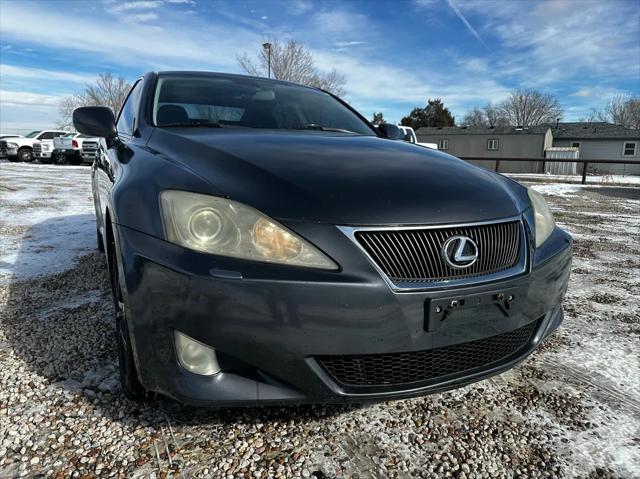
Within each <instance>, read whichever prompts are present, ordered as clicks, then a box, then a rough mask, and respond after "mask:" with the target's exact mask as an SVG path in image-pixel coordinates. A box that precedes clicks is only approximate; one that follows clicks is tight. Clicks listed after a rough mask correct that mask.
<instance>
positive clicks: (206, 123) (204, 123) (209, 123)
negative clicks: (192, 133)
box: [158, 120, 222, 128]
mask: <svg viewBox="0 0 640 479" xmlns="http://www.w3.org/2000/svg"><path fill="white" fill-rule="evenodd" d="M158 126H159V127H160V128H168V127H173V126H185V127H188V126H193V127H195V126H204V127H206V128H222V125H221V124H220V123H215V122H212V121H204V120H203V121H198V120H190V121H175V122H173V123H163V124H162V125H158Z"/></svg>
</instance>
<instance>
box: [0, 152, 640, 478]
mask: <svg viewBox="0 0 640 479" xmlns="http://www.w3.org/2000/svg"><path fill="white" fill-rule="evenodd" d="M0 170H1V175H0V194H1V196H0V208H1V209H0V211H1V215H0V235H2V250H0V308H1V310H0V477H3V478H4V477H19V476H46V477H56V478H57V477H60V478H62V477H83V478H87V477H159V478H164V477H229V478H232V477H243V478H249V477H253V478H263V477H315V478H338V477H354V478H356V477H357V478H364V477H373V478H386V477H457V478H469V479H470V478H488V477H498V478H502V477H505V478H512V477H518V478H520V477H521V478H525V477H527V478H529V477H585V478H629V477H640V385H639V384H638V377H640V361H639V359H638V352H639V348H638V344H639V337H640V299H639V297H640V240H639V239H638V238H640V188H621V187H607V186H597V187H580V186H577V185H562V184H545V185H540V186H536V188H537V189H539V190H540V191H541V192H542V193H543V194H545V196H546V197H547V198H548V200H549V201H550V203H551V205H552V207H553V209H554V211H555V214H556V218H557V221H558V223H559V224H561V225H562V226H563V227H566V228H567V229H568V230H569V231H570V232H571V233H572V234H573V235H574V237H575V239H576V249H575V251H576V257H575V261H574V266H573V275H572V280H571V285H570V288H569V291H568V295H567V301H566V321H565V324H564V327H563V328H562V329H561V330H560V331H559V332H558V333H556V334H555V335H554V336H553V337H552V338H550V339H549V340H548V341H547V342H546V343H545V344H544V346H543V347H542V348H541V349H540V350H539V351H538V352H536V353H535V354H534V355H533V356H532V357H531V358H530V359H529V360H527V361H526V362H525V363H524V364H522V365H520V366H519V367H517V368H515V369H513V370H511V371H509V372H507V373H505V374H503V375H501V376H498V377H496V378H493V379H490V380H487V381H483V382H480V383H477V384H475V385H472V386H468V387H465V388H462V389H459V390H456V391H452V392H448V393H444V394H437V395H432V396H428V397H424V398H419V399H411V400H403V401H397V402H387V403H381V404H376V405H368V406H351V407H336V406H304V407H286V408H253V409H227V410H210V409H196V408H191V407H186V406H182V405H180V404H177V403H175V402H172V401H169V400H164V399H157V400H155V401H153V402H150V403H145V404H133V403H131V402H129V401H128V400H126V399H124V398H123V397H122V396H121V395H120V392H119V384H118V382H117V356H116V350H115V347H114V341H113V336H114V328H113V322H112V317H111V315H112V311H111V304H110V299H109V292H108V284H107V275H106V270H105V266H104V260H103V258H102V256H101V255H100V254H98V253H97V252H91V249H90V247H89V246H88V245H89V244H92V243H93V241H94V229H93V228H94V226H93V223H92V222H91V221H90V220H91V215H92V208H93V206H92V203H91V197H90V191H89V169H88V168H69V167H67V168H65V167H57V168H56V167H45V166H39V165H24V164H19V165H7V164H3V165H0ZM23 265H24V266H23Z"/></svg>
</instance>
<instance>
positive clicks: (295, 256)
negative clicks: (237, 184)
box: [160, 190, 338, 270]
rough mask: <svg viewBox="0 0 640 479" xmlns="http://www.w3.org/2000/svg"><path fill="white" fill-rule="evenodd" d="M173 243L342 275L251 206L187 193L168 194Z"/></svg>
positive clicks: (167, 222) (163, 200)
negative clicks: (334, 271) (329, 270)
mask: <svg viewBox="0 0 640 479" xmlns="http://www.w3.org/2000/svg"><path fill="white" fill-rule="evenodd" d="M160 206H161V210H162V217H163V219H164V227H165V236H166V239H167V240H168V241H171V242H172V243H176V244H178V245H181V246H184V247H185V248H190V249H193V250H196V251H202V252H204V253H211V254H216V255H221V256H231V257H234V258H242V259H248V260H253V261H267V262H270V263H282V264H288V265H294V266H306V267H309V268H320V269H332V270H335V269H338V266H337V265H336V264H335V263H334V262H333V261H331V259H329V258H328V257H327V256H325V255H324V254H323V253H322V252H321V251H320V250H318V249H317V248H316V247H315V246H313V245H311V244H309V243H308V242H306V241H305V240H303V239H302V238H300V237H299V236H298V235H296V234H295V233H293V232H292V231H289V230H288V229H286V228H285V227H284V226H282V225H281V224H279V223H278V222H276V221H275V220H273V219H271V218H269V217H268V216H265V215H263V214H262V213H260V212H259V211H257V210H255V209H254V208H251V207H250V206H246V205H243V204H241V203H237V202H235V201H231V200H227V199H224V198H218V197H215V196H208V195H201V194H197V193H189V192H186V191H173V190H169V191H163V192H162V193H161V194H160Z"/></svg>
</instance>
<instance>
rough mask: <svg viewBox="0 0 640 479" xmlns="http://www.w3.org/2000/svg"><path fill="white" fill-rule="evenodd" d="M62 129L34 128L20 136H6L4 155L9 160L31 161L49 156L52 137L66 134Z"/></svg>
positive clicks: (51, 151)
mask: <svg viewBox="0 0 640 479" xmlns="http://www.w3.org/2000/svg"><path fill="white" fill-rule="evenodd" d="M68 133H69V132H68V131H62V130H35V131H32V132H31V133H29V134H28V135H26V136H24V137H20V138H8V139H7V140H3V141H5V144H4V152H3V153H4V155H3V156H6V157H7V159H8V160H9V161H27V162H29V161H33V160H34V159H36V158H37V159H44V160H45V162H46V160H47V159H48V158H51V154H52V153H53V139H54V138H57V137H59V136H62V135H66V134H68Z"/></svg>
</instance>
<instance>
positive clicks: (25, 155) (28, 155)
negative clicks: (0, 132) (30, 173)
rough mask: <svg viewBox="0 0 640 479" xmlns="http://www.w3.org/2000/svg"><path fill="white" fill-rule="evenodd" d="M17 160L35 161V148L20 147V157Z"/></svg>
mask: <svg viewBox="0 0 640 479" xmlns="http://www.w3.org/2000/svg"><path fill="white" fill-rule="evenodd" d="M16 161H22V162H25V163H31V162H32V161H33V150H32V149H31V148H29V147H23V148H20V149H19V150H18V159H17V160H16Z"/></svg>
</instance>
